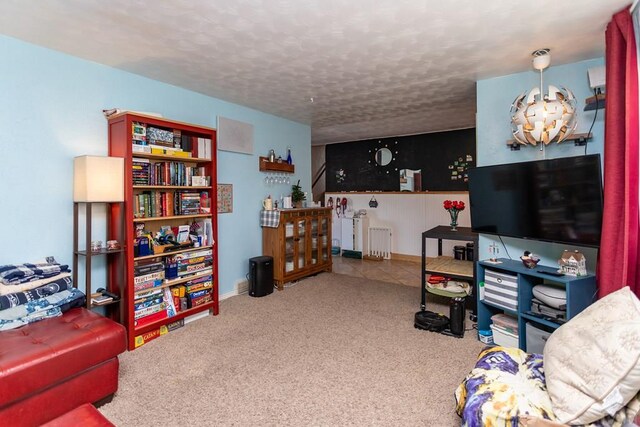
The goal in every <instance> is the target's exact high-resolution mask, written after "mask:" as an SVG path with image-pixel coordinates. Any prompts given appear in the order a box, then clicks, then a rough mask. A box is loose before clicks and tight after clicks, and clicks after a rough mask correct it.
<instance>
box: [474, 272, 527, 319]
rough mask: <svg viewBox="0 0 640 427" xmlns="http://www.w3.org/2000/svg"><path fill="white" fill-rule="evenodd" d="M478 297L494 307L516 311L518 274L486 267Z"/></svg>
mask: <svg viewBox="0 0 640 427" xmlns="http://www.w3.org/2000/svg"><path fill="white" fill-rule="evenodd" d="M480 299H481V300H482V301H486V302H488V303H490V304H492V305H494V306H496V307H500V308H504V309H507V310H511V311H518V276H517V275H515V274H508V273H503V272H498V271H495V270H490V269H486V270H485V272H484V287H483V288H482V293H481V294H480Z"/></svg>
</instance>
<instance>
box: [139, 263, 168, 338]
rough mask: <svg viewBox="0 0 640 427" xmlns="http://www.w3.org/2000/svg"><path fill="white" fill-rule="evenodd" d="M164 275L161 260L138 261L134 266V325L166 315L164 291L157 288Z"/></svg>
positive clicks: (141, 324) (149, 321)
mask: <svg viewBox="0 0 640 427" xmlns="http://www.w3.org/2000/svg"><path fill="white" fill-rule="evenodd" d="M164 277H165V273H164V263H163V262H162V261H149V262H146V263H143V262H140V263H138V265H136V266H135V267H134V279H133V287H134V289H133V290H134V302H133V310H134V319H135V322H136V326H143V325H145V324H148V323H151V322H154V321H156V320H160V319H164V318H166V317H167V310H166V308H167V304H166V302H165V299H164V292H163V289H160V288H159V287H160V286H162V284H163V282H164Z"/></svg>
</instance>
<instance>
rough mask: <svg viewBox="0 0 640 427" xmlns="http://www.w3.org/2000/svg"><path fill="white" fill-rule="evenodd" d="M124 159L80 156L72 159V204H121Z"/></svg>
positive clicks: (122, 198) (122, 197)
mask: <svg viewBox="0 0 640 427" xmlns="http://www.w3.org/2000/svg"><path fill="white" fill-rule="evenodd" d="M123 200H124V159H123V158H121V157H100V156H80V157H76V158H75V159H73V201H74V202H122V201H123Z"/></svg>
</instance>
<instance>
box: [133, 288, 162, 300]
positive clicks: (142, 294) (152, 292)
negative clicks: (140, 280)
mask: <svg viewBox="0 0 640 427" xmlns="http://www.w3.org/2000/svg"><path fill="white" fill-rule="evenodd" d="M161 293H162V289H148V290H145V291H140V292H136V295H135V297H134V298H135V299H136V300H138V299H142V298H148V297H153V296H154V295H160V294H161Z"/></svg>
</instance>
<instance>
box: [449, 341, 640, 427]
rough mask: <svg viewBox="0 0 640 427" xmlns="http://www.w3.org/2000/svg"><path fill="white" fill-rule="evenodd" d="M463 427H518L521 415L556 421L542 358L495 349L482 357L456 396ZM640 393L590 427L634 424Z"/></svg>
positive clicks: (617, 426)
mask: <svg viewBox="0 0 640 427" xmlns="http://www.w3.org/2000/svg"><path fill="white" fill-rule="evenodd" d="M455 397H456V402H457V405H456V412H457V413H458V415H460V416H461V417H462V426H463V427H467V426H468V427H482V426H492V427H501V426H504V427H506V426H509V427H516V426H518V421H519V416H520V415H525V414H526V415H529V416H531V417H538V418H543V419H547V420H552V421H555V419H556V417H555V415H554V414H553V409H552V407H551V400H550V398H549V395H548V394H547V388H546V385H545V378H544V367H543V363H542V355H541V354H528V353H525V352H524V351H522V350H519V349H517V348H505V347H491V348H487V349H485V350H483V351H482V352H481V353H480V355H479V356H478V362H476V366H475V368H473V370H472V371H471V373H469V375H467V377H466V378H465V379H464V381H463V382H462V384H460V386H458V389H457V390H456V393H455ZM639 409H640V393H639V394H638V395H636V396H635V397H634V398H633V399H632V400H631V401H630V402H629V403H628V404H627V406H626V407H624V408H622V409H621V410H620V411H618V412H617V413H616V414H614V415H613V416H609V417H606V418H604V419H602V420H599V421H598V422H596V423H593V424H589V427H619V426H624V425H627V423H631V422H632V421H633V418H634V416H635V415H636V413H637V412H638V410H639Z"/></svg>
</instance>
